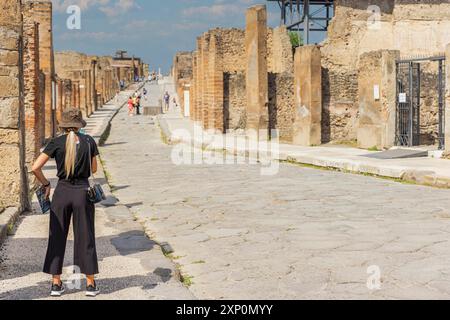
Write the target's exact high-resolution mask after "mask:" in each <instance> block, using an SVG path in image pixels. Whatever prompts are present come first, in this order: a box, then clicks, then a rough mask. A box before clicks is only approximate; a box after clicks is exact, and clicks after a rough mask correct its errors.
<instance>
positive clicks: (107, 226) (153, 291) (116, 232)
mask: <svg viewBox="0 0 450 320" xmlns="http://www.w3.org/2000/svg"><path fill="white" fill-rule="evenodd" d="M141 86H142V85H141V84H135V85H132V86H130V87H129V88H128V90H126V91H123V92H122V93H121V94H120V95H119V96H118V97H117V98H116V99H114V100H112V101H111V102H110V103H108V104H106V105H105V106H103V108H101V109H100V110H98V111H97V112H95V113H94V115H93V116H92V117H90V118H89V119H87V122H88V126H87V130H86V131H87V133H88V134H90V135H91V136H93V137H94V139H95V140H96V141H97V142H98V143H99V142H100V141H101V140H102V139H104V138H105V136H106V135H107V134H108V130H109V126H110V122H111V120H112V118H113V117H114V116H115V114H116V113H117V112H118V111H119V110H120V109H121V107H122V106H123V105H124V104H125V103H126V101H127V98H128V96H129V95H131V94H133V93H134V92H135V91H136V90H139V89H140V88H141ZM44 172H45V174H46V176H47V177H49V178H50V181H51V183H52V185H53V187H54V186H55V184H56V182H57V178H56V176H55V164H54V163H53V162H50V163H49V164H48V165H47V166H46V168H44ZM96 179H97V182H98V183H101V184H102V186H103V188H104V191H105V193H106V195H107V200H106V201H104V202H102V203H101V204H100V205H98V206H97V210H96V236H97V251H98V254H99V265H100V272H101V273H100V275H99V277H98V281H99V285H100V287H101V290H102V294H101V295H100V296H99V297H98V299H105V300H109V299H112V300H132V299H133V300H134V299H144V300H145V299H156V300H160V299H194V296H193V295H192V293H191V292H190V291H189V290H188V289H187V288H186V287H184V286H183V285H182V283H181V282H180V281H179V277H180V276H179V272H178V270H177V268H176V266H175V265H174V264H173V263H172V262H171V260H170V259H168V258H166V257H165V256H164V254H163V252H162V250H161V248H160V246H159V245H158V244H157V243H155V242H154V241H152V240H150V239H149V238H148V237H147V236H146V235H145V232H144V229H143V226H142V225H141V224H140V223H139V222H137V221H136V218H135V217H134V215H133V214H132V212H131V211H130V210H129V208H128V207H126V206H125V205H123V204H121V203H120V202H119V200H118V199H117V198H115V197H114V196H113V195H112V193H111V190H110V187H109V185H108V182H107V179H106V176H105V172H104V170H103V167H102V164H101V163H99V172H98V173H97V175H96ZM33 207H34V210H33V212H31V213H27V214H24V215H23V216H21V217H19V222H18V225H17V226H16V228H15V229H12V228H9V232H10V233H12V234H11V236H10V237H9V238H8V239H7V240H6V242H5V244H4V245H3V246H2V247H1V248H0V300H3V299H8V300H9V299H12V300H17V299H19V300H28V299H47V298H49V281H50V280H49V277H48V276H47V275H45V274H43V273H42V272H41V269H42V263H43V259H44V256H45V250H46V246H47V237H48V217H49V216H48V215H42V214H40V213H39V212H40V210H39V209H38V204H37V203H36V201H34V202H33ZM72 252H73V234H72V231H71V232H70V233H69V239H68V245H67V250H66V263H65V266H66V267H68V268H65V270H64V272H65V274H64V275H63V281H67V280H71V277H70V278H69V275H70V270H71V269H70V266H71V265H72V264H73V260H72V256H73V254H72ZM83 288H84V280H83V283H82V285H81V290H79V289H70V288H69V290H68V292H67V293H66V294H65V295H64V296H63V297H62V299H68V300H78V299H85V296H84V291H83Z"/></svg>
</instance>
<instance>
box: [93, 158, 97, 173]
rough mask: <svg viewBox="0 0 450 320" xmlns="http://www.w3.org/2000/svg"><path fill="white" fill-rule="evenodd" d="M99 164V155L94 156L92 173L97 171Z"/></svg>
mask: <svg viewBox="0 0 450 320" xmlns="http://www.w3.org/2000/svg"><path fill="white" fill-rule="evenodd" d="M97 170H98V165H97V157H93V158H92V174H95V173H97Z"/></svg>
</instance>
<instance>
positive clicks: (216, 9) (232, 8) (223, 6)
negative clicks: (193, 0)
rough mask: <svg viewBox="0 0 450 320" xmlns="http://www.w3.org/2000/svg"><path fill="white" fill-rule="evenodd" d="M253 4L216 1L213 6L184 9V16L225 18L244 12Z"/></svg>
mask: <svg viewBox="0 0 450 320" xmlns="http://www.w3.org/2000/svg"><path fill="white" fill-rule="evenodd" d="M254 3H255V0H235V1H226V0H216V1H214V3H213V4H211V5H207V6H193V7H190V8H187V9H184V10H183V12H182V14H183V15H184V16H189V17H192V16H199V17H200V16H204V17H208V18H213V19H214V18H218V17H227V16H229V15H238V14H242V13H243V12H245V9H246V8H247V7H249V6H251V5H252V4H254Z"/></svg>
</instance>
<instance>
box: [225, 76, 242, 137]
mask: <svg viewBox="0 0 450 320" xmlns="http://www.w3.org/2000/svg"><path fill="white" fill-rule="evenodd" d="M245 85H246V83H245V73H244V72H234V73H230V72H227V73H225V74H224V88H223V89H224V102H223V103H224V122H225V123H224V126H225V129H226V130H231V131H236V130H244V129H245V127H246V124H247V120H246V111H245V105H246V94H247V93H246V92H247V91H246V90H245Z"/></svg>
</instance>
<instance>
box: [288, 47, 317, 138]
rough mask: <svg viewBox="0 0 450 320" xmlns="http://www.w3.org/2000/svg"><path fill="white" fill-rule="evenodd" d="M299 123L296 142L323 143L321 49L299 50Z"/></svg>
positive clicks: (296, 67)
mask: <svg viewBox="0 0 450 320" xmlns="http://www.w3.org/2000/svg"><path fill="white" fill-rule="evenodd" d="M294 101H295V121H294V123H293V143H294V144H297V145H301V146H314V145H320V144H321V143H322V124H321V123H322V64H321V53H320V49H319V47H317V46H314V45H312V46H304V47H299V48H297V50H296V52H295V61H294Z"/></svg>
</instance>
